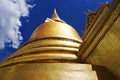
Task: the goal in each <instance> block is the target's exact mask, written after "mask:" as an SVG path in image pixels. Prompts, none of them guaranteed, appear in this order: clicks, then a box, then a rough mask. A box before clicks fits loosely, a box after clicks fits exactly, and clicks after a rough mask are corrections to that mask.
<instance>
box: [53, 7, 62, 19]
mask: <svg viewBox="0 0 120 80" xmlns="http://www.w3.org/2000/svg"><path fill="white" fill-rule="evenodd" d="M51 19H58V20H60V18H59V16H58V14H57V12H56V9H55V8H54V12H53V14H52V16H51Z"/></svg>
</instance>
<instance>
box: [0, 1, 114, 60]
mask: <svg viewBox="0 0 120 80" xmlns="http://www.w3.org/2000/svg"><path fill="white" fill-rule="evenodd" d="M6 1H8V2H9V0H6ZM11 1H12V2H9V3H8V2H5V0H0V5H1V4H2V3H3V4H5V5H3V6H2V7H1V6H0V15H1V14H2V15H1V16H0V21H2V22H3V23H4V24H5V26H3V23H2V22H1V23H0V31H1V32H0V33H1V35H0V45H1V44H2V45H3V46H0V47H1V48H0V61H2V60H3V59H5V58H6V57H8V56H9V55H10V54H12V53H13V52H14V51H16V50H17V48H18V46H20V45H21V44H23V43H25V42H26V41H27V40H28V39H29V37H30V36H31V34H32V32H33V31H34V30H35V28H36V27H37V26H39V25H40V24H42V23H43V22H44V21H45V19H46V18H47V17H50V16H51V15H52V13H53V10H54V8H56V10H57V13H58V15H59V16H60V18H61V19H63V20H64V21H65V22H67V23H68V24H70V25H72V26H73V27H74V28H75V29H76V30H77V31H78V33H79V34H80V36H82V32H83V31H84V28H85V21H86V15H85V14H84V13H85V12H87V10H88V9H89V10H91V11H94V10H95V9H97V8H99V7H100V4H99V3H106V2H112V0H26V1H25V0H11ZM7 4H9V5H10V6H12V7H10V6H6V5H7ZM4 6H5V7H4ZM4 8H5V9H4ZM14 9H15V10H14ZM5 10H6V11H5ZM1 12H2V13H1ZM5 13H8V14H9V15H8V14H5ZM15 13H16V15H14V14H15ZM10 14H11V15H10ZM2 16H5V17H3V18H2ZM6 16H8V17H6ZM11 16H12V17H11ZM14 16H15V17H14ZM11 20H13V22H11ZM4 21H5V22H4ZM7 21H8V22H7ZM15 22H16V23H15ZM10 26H11V27H10ZM12 30H13V32H14V33H13V34H11V35H10V33H8V34H7V32H11V33H12ZM4 34H6V35H4ZM15 36H16V37H15ZM5 41H6V42H5Z"/></svg>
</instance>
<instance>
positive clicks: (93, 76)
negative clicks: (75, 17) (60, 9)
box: [0, 0, 120, 80]
mask: <svg viewBox="0 0 120 80" xmlns="http://www.w3.org/2000/svg"><path fill="white" fill-rule="evenodd" d="M119 25H120V0H114V1H113V2H112V3H106V4H101V7H100V8H99V9H97V10H95V11H93V12H89V13H88V14H87V19H86V27H85V31H84V33H83V36H82V38H81V37H80V36H79V34H78V33H77V31H76V30H75V29H74V28H73V27H72V26H70V25H68V24H67V23H66V22H65V21H63V20H62V19H60V18H59V16H58V14H57V12H56V10H54V12H53V14H52V16H51V18H47V19H46V20H45V22H44V23H43V24H41V25H40V26H38V27H37V28H36V29H35V31H34V32H33V34H32V35H31V37H30V39H29V40H28V41H27V42H26V43H25V44H23V45H22V46H21V47H20V48H19V49H18V50H17V51H16V52H14V53H13V54H12V55H10V56H9V57H8V58H7V59H5V60H4V61H2V62H1V63H0V80H120V58H119V57H120V44H119V42H120V26H119Z"/></svg>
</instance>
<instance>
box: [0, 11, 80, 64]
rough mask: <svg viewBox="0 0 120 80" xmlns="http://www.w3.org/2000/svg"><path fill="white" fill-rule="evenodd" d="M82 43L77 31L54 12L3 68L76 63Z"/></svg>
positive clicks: (4, 62)
mask: <svg viewBox="0 0 120 80" xmlns="http://www.w3.org/2000/svg"><path fill="white" fill-rule="evenodd" d="M81 43H82V39H81V38H80V36H79V34H78V33H77V31H76V30H75V29H74V28H73V27H72V26H70V25H68V24H66V23H65V22H64V21H63V20H61V19H60V18H59V16H58V15H57V13H56V11H54V13H53V15H52V17H51V18H47V19H46V21H45V23H43V24H42V25H40V26H39V27H38V28H37V29H36V30H35V31H34V32H33V34H32V36H31V37H30V39H29V41H28V42H27V43H25V44H24V45H23V46H21V48H20V49H18V50H17V51H16V52H15V53H14V54H12V55H11V56H10V57H9V58H7V59H6V60H5V61H3V64H2V65H1V66H4V65H11V64H17V63H24V62H25V63H26V62H58V61H60V62H62V61H63V62H76V60H77V56H76V53H77V52H78V51H79V47H80V45H81Z"/></svg>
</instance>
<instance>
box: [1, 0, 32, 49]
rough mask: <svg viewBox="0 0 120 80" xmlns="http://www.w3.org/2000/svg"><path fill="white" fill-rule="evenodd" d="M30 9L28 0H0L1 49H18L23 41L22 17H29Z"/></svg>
mask: <svg viewBox="0 0 120 80" xmlns="http://www.w3.org/2000/svg"><path fill="white" fill-rule="evenodd" d="M30 7H31V6H30V5H29V4H27V3H26V0H0V49H3V48H5V47H6V46H7V47H8V46H9V47H12V48H18V46H19V45H20V42H21V41H22V40H23V37H22V35H21V32H20V31H19V28H20V26H22V24H21V21H20V17H25V16H28V15H29V8H30ZM6 44H7V45H6Z"/></svg>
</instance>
